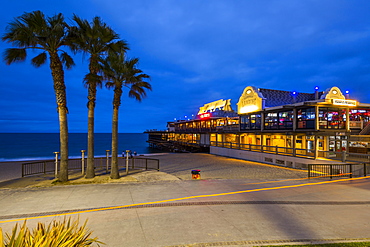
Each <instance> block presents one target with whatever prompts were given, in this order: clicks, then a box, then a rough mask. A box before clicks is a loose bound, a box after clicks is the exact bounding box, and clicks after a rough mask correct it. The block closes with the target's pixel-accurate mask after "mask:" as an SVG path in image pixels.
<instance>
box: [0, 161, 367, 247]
mask: <svg viewBox="0 0 370 247" xmlns="http://www.w3.org/2000/svg"><path fill="white" fill-rule="evenodd" d="M174 157H179V158H181V160H183V161H185V162H187V161H188V160H187V159H186V157H189V156H186V157H185V156H172V160H173V161H172V162H171V164H172V165H171V167H170V164H169V165H168V166H164V167H163V170H166V171H168V172H166V173H164V172H163V173H162V172H160V173H156V172H144V173H140V174H139V173H137V174H133V175H132V176H133V177H132V178H134V179H136V181H131V182H128V181H126V182H122V183H105V184H81V185H68V186H53V187H33V188H32V187H27V188H2V189H0V227H2V228H3V231H4V232H10V231H11V229H12V227H13V226H14V225H15V223H16V222H11V221H12V220H17V219H22V218H30V217H37V218H35V219H28V220H27V224H28V226H30V227H32V226H35V225H36V224H37V222H40V221H42V222H50V221H51V220H53V219H55V218H58V219H62V218H63V217H64V216H65V215H67V216H68V214H70V213H77V214H73V215H72V217H79V218H80V222H81V223H83V222H84V221H85V220H86V219H88V224H87V226H88V228H89V229H91V230H92V231H93V236H97V237H98V238H99V240H101V241H103V242H105V243H106V244H107V245H106V246H117V247H118V246H256V245H257V246H258V245H267V244H269V245H272V244H291V243H306V242H307V243H312V242H315V243H316V242H325V243H326V242H345V241H370V215H369V206H370V182H369V179H366V178H365V179H359V180H353V181H341V182H334V183H327V184H316V185H314V184H313V183H317V182H323V181H324V180H307V179H301V180H299V179H300V178H299V176H300V175H299V174H300V173H299V172H298V171H297V172H294V171H288V170H286V171H285V170H284V171H280V170H279V171H277V169H282V168H276V167H269V166H265V165H263V164H260V165H257V164H255V163H253V164H252V163H250V164H244V165H243V166H242V165H240V164H241V163H238V164H235V167H234V168H235V170H236V173H240V171H242V168H243V167H244V169H247V168H248V169H250V171H251V172H252V171H253V172H252V174H254V175H253V177H252V176H251V175H250V174H249V176H251V177H249V178H248V177H247V175H242V174H239V175H238V174H233V173H234V172H233V171H231V170H233V169H231V168H233V167H230V166H229V164H228V163H227V162H234V161H233V160H224V161H225V162H226V161H227V162H226V163H223V165H221V164H216V165H215V166H208V165H207V164H208V163H207V162H206V161H207V159H208V158H211V160H213V161H221V159H218V157H216V159H213V158H212V157H209V156H204V157H203V156H193V158H194V157H198V158H202V159H203V167H202V170H204V171H206V172H207V173H208V174H204V173H206V172H204V173H203V174H202V175H203V176H202V179H201V180H191V179H190V172H189V170H186V171H185V169H188V168H189V167H194V166H197V165H200V164H199V163H198V164H195V165H194V164H192V165H189V164H188V163H184V166H183V167H182V168H183V169H180V167H178V165H177V162H180V160H178V161H177V160H176V159H174ZM163 163H165V161H163ZM175 163H176V164H175ZM176 167H177V170H176V169H175V168H176ZM210 167H213V168H214V169H215V170H213V171H211V170H207V169H208V168H210ZM224 167H227V168H225V169H223V168H224ZM171 169H172V174H171V173H170V172H169V171H170V170H171ZM266 169H267V170H270V172H271V173H275V176H276V174H280V175H281V177H279V176H276V177H275V179H272V178H269V179H266V178H264V179H259V178H258V177H255V175H256V173H255V172H256V171H262V170H263V173H266V171H267V170H266ZM175 170H176V171H175ZM229 170H230V171H229ZM221 171H222V172H221ZM228 171H229V172H228ZM295 173H298V175H296V174H295ZM174 174H177V176H175V175H174ZM186 174H188V175H186ZM210 174H213V175H210ZM220 174H226V175H224V178H223V177H221V178H218V179H216V178H215V177H218V176H220ZM283 174H291V176H290V178H288V177H287V175H283ZM157 175H160V176H157ZM135 176H136V177H135ZM155 176H157V177H155ZM182 176H188V177H186V178H189V179H187V180H185V179H179V178H181V177H182ZM207 176H209V177H211V178H207ZM228 176H232V177H235V176H239V178H236V179H230V178H228ZM266 176H267V175H266ZM161 179H162V180H161ZM326 181H329V180H326ZM333 181H335V180H333ZM225 192H232V193H229V194H222V195H220V193H225ZM233 193H234V194H233ZM217 194H218V195H217ZM171 199H175V200H172V201H168V200H171ZM166 200H167V201H166ZM144 203H149V204H144ZM108 207H113V208H108ZM86 210H87V211H86ZM56 215H58V216H56ZM45 216H46V217H45ZM49 216H50V217H49ZM18 222H19V223H22V222H23V221H22V220H20V221H18Z"/></svg>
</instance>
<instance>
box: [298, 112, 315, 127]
mask: <svg viewBox="0 0 370 247" xmlns="http://www.w3.org/2000/svg"><path fill="white" fill-rule="evenodd" d="M315 119H316V113H315V108H314V107H311V108H304V109H297V128H298V129H315Z"/></svg>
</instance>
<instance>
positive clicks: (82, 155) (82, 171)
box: [81, 150, 86, 175]
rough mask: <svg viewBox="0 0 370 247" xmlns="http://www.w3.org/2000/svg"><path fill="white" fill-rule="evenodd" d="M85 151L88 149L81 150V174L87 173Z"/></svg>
mask: <svg viewBox="0 0 370 247" xmlns="http://www.w3.org/2000/svg"><path fill="white" fill-rule="evenodd" d="M85 151H86V150H81V174H82V175H84V174H85Z"/></svg>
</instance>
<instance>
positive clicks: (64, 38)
mask: <svg viewBox="0 0 370 247" xmlns="http://www.w3.org/2000/svg"><path fill="white" fill-rule="evenodd" d="M2 40H3V41H7V42H9V43H11V44H12V45H13V46H14V47H15V48H8V49H6V50H5V52H4V60H5V62H6V63H7V64H8V65H10V64H12V63H14V62H21V61H25V59H26V57H27V50H29V49H31V50H33V51H40V53H39V54H38V55H36V56H35V57H33V58H32V60H31V63H32V65H34V66H35V67H40V66H41V65H43V64H45V63H46V61H47V59H48V58H49V64H50V65H49V66H50V70H51V74H52V78H53V84H54V91H55V96H56V102H57V111H58V116H59V130H60V172H59V176H58V179H59V180H60V181H62V182H64V181H68V124H67V114H68V108H67V98H66V86H65V81H64V69H70V68H72V67H73V66H74V65H75V64H74V61H73V58H72V57H71V56H70V55H69V54H68V53H67V52H66V51H65V49H66V48H67V49H69V50H70V51H72V53H73V54H76V53H78V52H83V53H84V54H85V55H87V56H88V61H89V73H88V74H86V76H85V78H84V79H83V82H84V84H85V86H86V88H87V89H88V97H87V98H88V102H87V107H88V152H87V156H88V158H87V168H86V178H93V177H94V176H95V171H94V110H95V102H96V92H97V88H98V87H102V85H103V84H105V85H106V86H107V87H108V88H111V89H113V90H114V98H113V118H112V119H113V121H112V164H111V174H110V176H111V178H112V179H117V178H119V172H118V162H117V157H118V152H117V149H118V138H117V136H118V109H119V106H120V104H121V96H122V93H123V88H124V87H126V88H128V95H129V97H132V98H134V99H136V100H138V101H141V100H142V99H143V98H144V97H145V96H146V90H151V85H150V84H149V83H148V82H147V80H149V79H150V77H149V76H148V75H147V74H144V73H143V71H142V70H140V69H138V62H139V59H137V58H133V59H129V58H127V56H126V51H127V50H128V49H129V48H128V44H127V43H126V42H125V41H124V40H120V39H119V35H118V34H117V33H116V32H115V31H114V30H113V29H112V28H110V27H109V26H108V25H107V24H106V23H104V22H103V21H102V20H101V19H100V18H99V17H95V18H93V20H92V21H91V22H89V21H87V20H84V19H81V18H79V17H78V16H76V15H74V16H73V18H72V24H71V25H70V24H68V23H67V22H66V20H65V18H64V16H63V14H56V15H54V16H51V17H47V16H45V14H44V13H42V12H41V11H33V12H30V13H24V14H23V15H21V16H19V17H16V18H15V19H14V20H13V21H12V22H10V23H9V24H8V26H7V30H6V33H5V34H4V35H3V36H2Z"/></svg>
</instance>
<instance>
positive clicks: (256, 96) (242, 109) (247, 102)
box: [237, 86, 263, 114]
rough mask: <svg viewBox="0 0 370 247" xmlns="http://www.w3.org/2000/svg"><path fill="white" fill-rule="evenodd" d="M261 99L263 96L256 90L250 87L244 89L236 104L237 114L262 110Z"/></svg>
mask: <svg viewBox="0 0 370 247" xmlns="http://www.w3.org/2000/svg"><path fill="white" fill-rule="evenodd" d="M262 98H263V96H262V95H261V94H260V93H259V92H258V91H257V89H256V88H254V87H251V86H248V87H246V88H245V89H244V91H243V93H242V95H241V96H240V98H239V102H238V103H237V105H238V113H239V114H244V113H249V112H255V111H260V110H262Z"/></svg>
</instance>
